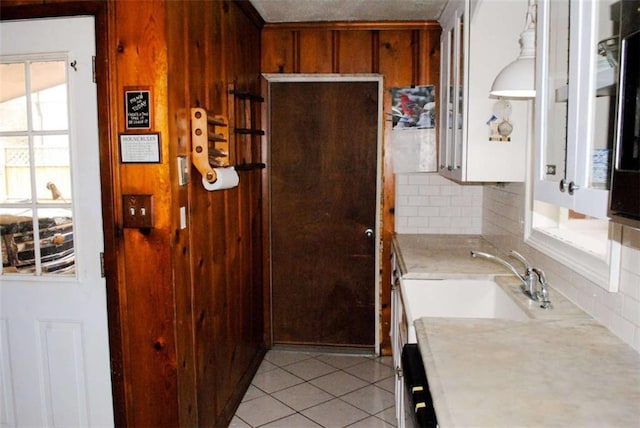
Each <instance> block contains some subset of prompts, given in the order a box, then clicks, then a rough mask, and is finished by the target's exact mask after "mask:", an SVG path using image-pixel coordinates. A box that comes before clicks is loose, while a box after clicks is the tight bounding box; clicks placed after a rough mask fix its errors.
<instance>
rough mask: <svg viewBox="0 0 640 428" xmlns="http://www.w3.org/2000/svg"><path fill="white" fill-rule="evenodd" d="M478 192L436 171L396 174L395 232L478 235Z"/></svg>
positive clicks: (479, 230)
mask: <svg viewBox="0 0 640 428" xmlns="http://www.w3.org/2000/svg"><path fill="white" fill-rule="evenodd" d="M482 192H483V186H482V185H476V184H457V183H455V182H453V181H450V180H447V179H446V178H444V177H441V176H440V175H438V174H437V173H411V174H396V206H395V219H396V225H395V229H396V232H397V233H438V234H480V233H481V232H482Z"/></svg>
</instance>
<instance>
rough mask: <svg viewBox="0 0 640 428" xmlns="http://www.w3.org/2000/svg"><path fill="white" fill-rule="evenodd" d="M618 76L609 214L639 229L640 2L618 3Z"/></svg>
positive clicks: (624, 1) (614, 218)
mask: <svg viewBox="0 0 640 428" xmlns="http://www.w3.org/2000/svg"><path fill="white" fill-rule="evenodd" d="M620 11H621V14H620V61H619V68H620V75H619V85H618V100H617V103H618V105H617V123H616V148H615V158H614V163H613V175H612V178H611V193H610V204H609V215H610V216H611V218H612V219H613V220H614V221H617V222H620V223H623V224H627V225H630V226H632V227H637V228H640V0H622V1H621V2H620Z"/></svg>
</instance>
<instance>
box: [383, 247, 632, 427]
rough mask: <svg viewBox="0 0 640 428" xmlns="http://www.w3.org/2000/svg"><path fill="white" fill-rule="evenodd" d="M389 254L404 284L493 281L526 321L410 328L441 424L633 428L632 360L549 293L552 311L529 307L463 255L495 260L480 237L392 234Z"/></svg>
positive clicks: (434, 321)
mask: <svg viewBox="0 0 640 428" xmlns="http://www.w3.org/2000/svg"><path fill="white" fill-rule="evenodd" d="M394 247H395V248H396V251H397V255H398V261H399V264H400V267H401V270H402V273H403V279H406V278H409V279H410V278H427V279H428V278H443V279H444V278H482V279H484V278H487V276H489V277H491V276H493V275H498V276H496V277H495V279H496V281H497V282H499V283H500V284H502V285H503V288H505V289H507V290H509V291H510V293H511V294H512V297H513V298H514V299H515V300H516V302H517V303H518V304H519V305H520V306H521V307H522V308H523V309H525V310H526V311H527V313H528V314H529V315H530V316H531V317H532V318H531V320H529V321H512V320H501V319H472V318H466V319H462V318H421V319H419V320H417V321H416V322H415V323H414V325H415V328H416V333H417V337H418V344H419V348H420V352H421V353H422V358H423V362H424V365H425V369H426V371H427V377H428V379H429V387H430V389H431V393H432V395H433V400H434V407H435V410H436V414H437V417H438V424H439V425H440V426H441V427H500V426H504V427H526V426H528V427H541V426H545V427H546V426H559V427H640V354H639V353H638V352H636V351H635V350H634V349H633V348H631V347H630V346H629V345H627V344H626V343H624V342H623V341H621V340H620V339H619V338H617V337H616V336H615V335H613V334H612V333H611V332H610V331H609V330H607V329H606V328H605V327H604V326H602V325H601V324H600V323H598V322H597V321H595V320H594V319H593V318H591V317H590V316H589V315H588V314H586V313H585V312H583V311H582V310H581V309H580V308H578V307H577V306H575V305H574V304H573V303H572V302H570V301H569V300H567V299H565V298H564V297H563V296H562V295H561V294H560V293H558V292H556V291H555V290H554V289H553V287H550V298H551V301H552V303H553V305H554V308H553V309H552V310H548V311H547V310H543V309H541V308H539V305H538V304H537V303H534V302H530V301H529V300H528V299H527V298H526V296H524V295H523V294H522V293H520V291H519V283H518V282H517V279H515V278H514V277H513V275H510V274H508V270H506V269H504V268H503V267H501V266H500V265H497V264H496V263H492V262H489V261H486V260H484V259H483V260H479V259H472V258H471V257H470V255H469V250H471V249H479V250H482V251H488V252H492V253H493V254H499V253H498V252H497V251H496V250H495V249H494V248H492V246H491V245H490V244H489V243H488V242H486V241H484V240H483V239H482V238H481V237H477V236H472V235H463V236H459V235H457V236H448V235H397V236H396V237H395V238H394ZM491 265H495V266H493V267H492V266H491ZM505 274H508V275H505ZM466 275H468V276H466ZM551 285H552V284H551Z"/></svg>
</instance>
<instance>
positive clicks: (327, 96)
mask: <svg viewBox="0 0 640 428" xmlns="http://www.w3.org/2000/svg"><path fill="white" fill-rule="evenodd" d="M270 105H271V108H270V111H271V119H270V121H271V123H270V129H271V139H270V151H271V155H270V162H269V167H270V177H271V199H270V200H271V257H272V268H271V272H272V327H273V341H274V343H276V344H301V345H334V346H349V347H373V346H374V345H375V308H374V306H375V278H376V275H375V239H376V238H375V237H372V236H367V234H366V230H367V229H369V228H370V229H373V230H374V231H375V229H376V227H375V220H376V164H377V135H378V114H379V113H378V82H377V81H373V82H372V81H368V82H345V81H339V82H272V83H271V84H270Z"/></svg>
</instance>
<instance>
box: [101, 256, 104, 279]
mask: <svg viewBox="0 0 640 428" xmlns="http://www.w3.org/2000/svg"><path fill="white" fill-rule="evenodd" d="M100 278H105V274H104V253H100Z"/></svg>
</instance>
